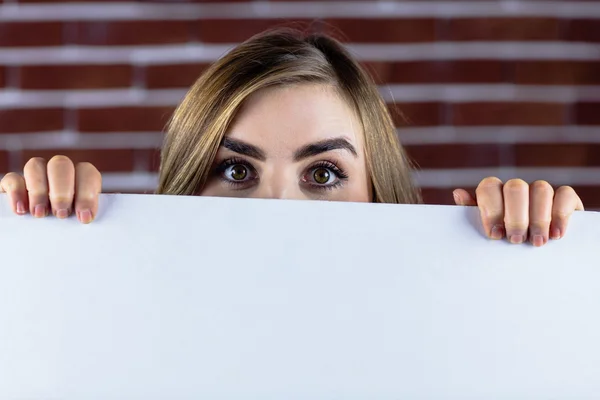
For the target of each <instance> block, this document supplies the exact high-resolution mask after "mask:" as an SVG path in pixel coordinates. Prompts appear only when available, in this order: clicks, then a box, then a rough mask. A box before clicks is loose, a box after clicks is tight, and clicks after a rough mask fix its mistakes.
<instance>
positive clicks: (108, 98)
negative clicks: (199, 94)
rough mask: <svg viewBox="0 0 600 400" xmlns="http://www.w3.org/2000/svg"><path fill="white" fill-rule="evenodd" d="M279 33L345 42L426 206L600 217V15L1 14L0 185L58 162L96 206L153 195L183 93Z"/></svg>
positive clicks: (326, 10)
mask: <svg viewBox="0 0 600 400" xmlns="http://www.w3.org/2000/svg"><path fill="white" fill-rule="evenodd" d="M289 21H298V22H301V23H312V24H313V26H314V27H315V29H318V30H322V31H325V32H328V33H334V34H335V35H336V36H337V37H338V38H344V40H345V43H346V44H347V45H348V47H349V49H350V50H351V51H352V53H353V54H354V55H356V57H358V59H359V60H360V61H361V62H362V63H363V64H364V65H365V66H366V67H367V68H368V69H369V71H371V72H372V73H373V74H374V76H375V77H376V79H377V82H378V84H379V85H380V88H381V92H382V94H383V96H384V97H385V98H386V100H387V101H388V103H389V105H390V108H391V109H399V110H401V111H402V112H403V113H404V115H405V117H406V118H401V117H397V118H396V123H397V126H398V134H399V136H400V138H401V141H402V142H403V144H404V145H405V146H406V148H407V151H408V153H409V155H410V156H411V157H412V158H413V160H414V161H415V162H416V163H417V164H418V166H419V170H418V171H417V172H415V175H416V179H417V181H418V182H419V184H420V186H421V187H422V188H423V194H424V197H425V201H426V202H428V203H435V204H451V203H452V202H453V200H452V189H454V188H456V187H463V188H467V189H472V190H474V188H475V186H476V185H477V184H478V182H479V181H480V180H481V179H482V178H484V177H486V176H489V175H495V176H499V177H500V178H502V179H509V178H513V177H520V178H523V179H525V180H527V181H529V182H531V181H533V180H536V179H545V180H548V181H549V182H550V183H552V184H553V185H556V186H558V185H571V186H573V187H574V188H575V189H576V190H577V191H578V192H579V194H580V196H581V197H582V199H583V202H584V204H585V205H586V206H587V208H588V209H598V210H600V1H568V0H565V1H516V0H512V1H411V2H408V1H395V2H394V1H285V0H283V1H280V0H271V1H243V0H238V1H212V2H208V1H199V0H188V1H184V0H177V1H175V0H171V1H168V0H164V1H137V2H136V1H101V0H96V1H79V2H73V1H51V0H3V1H2V0H0V175H1V174H3V173H5V172H7V171H22V167H23V164H24V163H25V162H26V161H27V160H28V159H29V158H30V157H34V156H41V157H46V158H50V157H51V156H52V155H55V154H65V155H68V156H70V157H72V158H73V159H74V161H76V162H77V161H90V162H92V163H94V164H95V165H96V166H97V167H98V168H99V169H100V170H101V172H103V173H104V192H127V193H144V192H152V190H153V189H154V187H155V185H156V182H157V178H156V171H157V167H158V154H159V153H158V151H159V150H158V149H159V148H160V145H161V143H162V134H161V130H162V129H163V127H164V124H165V122H166V121H167V119H168V117H169V115H170V113H171V111H172V110H173V108H174V107H175V106H176V105H177V103H178V102H179V101H180V99H181V98H182V96H183V95H184V94H185V92H186V89H187V88H188V87H189V86H190V85H191V84H192V83H193V82H194V80H195V79H196V78H197V77H198V75H199V74H201V72H202V71H203V70H204V68H205V67H206V66H207V64H209V63H210V62H212V61H214V60H215V59H217V58H218V57H220V56H221V55H222V54H223V53H225V52H226V51H227V50H228V49H230V48H231V47H232V46H233V45H235V44H236V43H239V42H241V41H243V40H245V39H247V38H249V37H250V36H251V35H253V34H255V33H258V32H260V31H262V30H264V29H266V28H269V27H271V26H274V25H281V24H282V22H289ZM342 35H343V36H342Z"/></svg>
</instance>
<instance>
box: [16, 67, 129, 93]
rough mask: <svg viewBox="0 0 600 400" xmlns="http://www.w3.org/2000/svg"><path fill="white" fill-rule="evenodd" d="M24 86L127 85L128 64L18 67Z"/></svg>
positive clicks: (93, 86)
mask: <svg viewBox="0 0 600 400" xmlns="http://www.w3.org/2000/svg"><path fill="white" fill-rule="evenodd" d="M20 80H21V87H22V88H24V89H104V88H117V87H129V86H130V85H131V80H132V68H131V66H129V65H48V66H37V65H36V66H27V67H21V69H20Z"/></svg>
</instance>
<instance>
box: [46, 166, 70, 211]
mask: <svg viewBox="0 0 600 400" xmlns="http://www.w3.org/2000/svg"><path fill="white" fill-rule="evenodd" d="M47 170H48V188H49V198H50V205H51V207H52V213H53V214H54V215H56V216H57V217H58V218H67V217H68V216H69V215H70V214H71V211H72V207H73V197H74V194H75V166H74V165H73V161H71V160H70V159H69V158H68V157H65V156H54V157H52V158H51V159H50V161H48V165H47Z"/></svg>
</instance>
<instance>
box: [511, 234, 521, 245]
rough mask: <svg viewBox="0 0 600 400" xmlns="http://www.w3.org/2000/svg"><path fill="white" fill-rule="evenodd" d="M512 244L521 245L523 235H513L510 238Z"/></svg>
mask: <svg viewBox="0 0 600 400" xmlns="http://www.w3.org/2000/svg"><path fill="white" fill-rule="evenodd" d="M510 242H511V243H512V244H521V243H523V235H512V236H511V237H510Z"/></svg>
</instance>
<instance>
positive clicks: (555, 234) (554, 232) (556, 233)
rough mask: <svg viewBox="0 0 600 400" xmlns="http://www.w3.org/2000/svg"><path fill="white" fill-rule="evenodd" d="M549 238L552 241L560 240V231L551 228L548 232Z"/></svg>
mask: <svg viewBox="0 0 600 400" xmlns="http://www.w3.org/2000/svg"><path fill="white" fill-rule="evenodd" d="M550 237H551V238H552V239H560V229H559V228H556V227H554V228H552V229H551V230H550Z"/></svg>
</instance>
